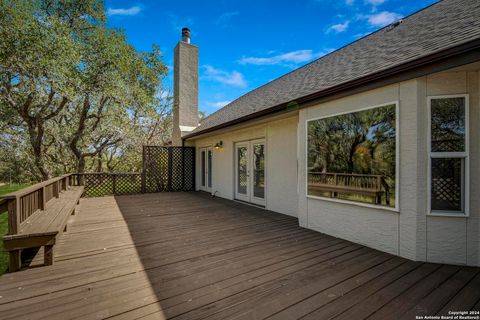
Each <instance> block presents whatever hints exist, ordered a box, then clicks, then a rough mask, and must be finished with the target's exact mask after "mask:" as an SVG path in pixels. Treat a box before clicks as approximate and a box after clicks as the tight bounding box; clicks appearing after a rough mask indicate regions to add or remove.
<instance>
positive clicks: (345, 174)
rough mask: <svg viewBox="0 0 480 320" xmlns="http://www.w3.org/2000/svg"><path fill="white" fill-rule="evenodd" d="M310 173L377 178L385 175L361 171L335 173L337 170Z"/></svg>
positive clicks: (312, 172)
mask: <svg viewBox="0 0 480 320" xmlns="http://www.w3.org/2000/svg"><path fill="white" fill-rule="evenodd" d="M309 174H324V175H332V176H333V175H338V176H354V177H365V178H377V177H383V175H381V174H361V173H335V172H315V171H311V172H309Z"/></svg>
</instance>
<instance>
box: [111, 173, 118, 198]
mask: <svg viewBox="0 0 480 320" xmlns="http://www.w3.org/2000/svg"><path fill="white" fill-rule="evenodd" d="M111 177H112V193H113V195H115V194H116V193H117V190H116V189H117V175H116V174H115V173H112V175H111Z"/></svg>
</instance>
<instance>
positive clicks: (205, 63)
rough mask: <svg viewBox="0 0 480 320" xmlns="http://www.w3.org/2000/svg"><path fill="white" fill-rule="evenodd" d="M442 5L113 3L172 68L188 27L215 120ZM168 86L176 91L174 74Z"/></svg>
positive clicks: (116, 21)
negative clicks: (260, 90)
mask: <svg viewBox="0 0 480 320" xmlns="http://www.w3.org/2000/svg"><path fill="white" fill-rule="evenodd" d="M434 2H436V1H434V0H337V1H335V0H299V1H291V0H290V1H287V0H277V1H262V0H256V1H253V0H244V1H228V0H215V1H214V0H206V1H190V0H169V1H163V0H158V1H154V0H138V1H127V0H107V1H106V7H107V14H108V19H109V23H110V24H111V25H112V26H114V27H118V28H121V29H123V30H124V31H125V33H126V35H127V37H128V41H129V42H130V43H131V44H132V45H134V46H135V47H136V48H137V49H138V50H143V51H147V50H150V49H151V47H152V44H158V45H160V47H161V49H162V52H163V54H164V60H165V63H166V64H167V65H168V66H173V48H174V47H175V45H176V43H177V42H178V41H179V40H180V37H181V28H182V27H183V26H187V27H189V28H190V29H191V30H192V44H195V45H197V46H199V50H200V68H199V70H200V83H199V84H200V86H199V90H200V92H199V109H200V110H201V111H204V112H206V113H207V114H210V113H212V112H214V111H216V110H218V109H219V108H220V107H222V106H223V105H225V104H226V103H228V102H230V101H232V100H234V99H235V98H238V97H239V96H241V95H242V94H244V93H246V92H248V91H250V90H252V89H255V88H256V87H258V86H261V85H263V84H265V83H267V82H269V81H271V80H273V79H275V78H277V77H279V76H281V75H283V74H285V73H287V72H290V71H292V70H293V69H295V68H298V67H300V66H302V65H304V64H306V63H308V62H310V61H312V60H315V59H317V58H319V57H321V56H322V55H325V54H327V53H329V52H331V51H333V50H335V49H338V48H340V47H342V46H344V45H346V44H348V43H350V42H352V41H355V40H356V39H358V38H360V37H363V36H364V35H366V34H368V33H371V32H373V31H375V30H378V29H379V28H381V27H383V26H385V25H387V24H389V23H391V22H393V21H396V20H398V19H400V18H402V17H404V16H406V15H409V14H411V13H413V12H415V11H418V10H419V9H421V8H424V7H426V6H428V5H430V4H432V3H434ZM171 72H173V69H171V70H170V73H171ZM165 87H166V89H167V90H168V89H170V90H173V88H172V78H171V74H170V75H169V77H167V79H166V81H165ZM172 92H173V91H172Z"/></svg>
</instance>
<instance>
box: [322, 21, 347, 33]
mask: <svg viewBox="0 0 480 320" xmlns="http://www.w3.org/2000/svg"><path fill="white" fill-rule="evenodd" d="M349 25H350V21H345V22H344V23H337V24H334V25H333V26H331V27H330V28H328V30H327V33H328V32H331V31H335V32H337V33H340V32H344V31H346V30H347V29H348V26H349Z"/></svg>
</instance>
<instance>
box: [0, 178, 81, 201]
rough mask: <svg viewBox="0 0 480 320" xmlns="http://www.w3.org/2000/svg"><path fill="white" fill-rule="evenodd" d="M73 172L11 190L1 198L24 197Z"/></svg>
mask: <svg viewBox="0 0 480 320" xmlns="http://www.w3.org/2000/svg"><path fill="white" fill-rule="evenodd" d="M71 175H72V174H70V173H69V174H64V175H63V176H59V177H56V178H52V179H49V180H46V181H43V182H39V183H36V184H34V185H32V186H30V187H27V188H24V189H20V190H18V191H15V192H11V193H8V194H6V195H3V196H0V199H7V200H8V199H18V198H20V197H23V196H25V195H27V194H30V193H32V192H35V191H37V190H39V189H41V188H43V187H45V186H48V185H50V184H52V183H55V182H57V181H59V180H62V179H63V178H66V177H69V176H71Z"/></svg>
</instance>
